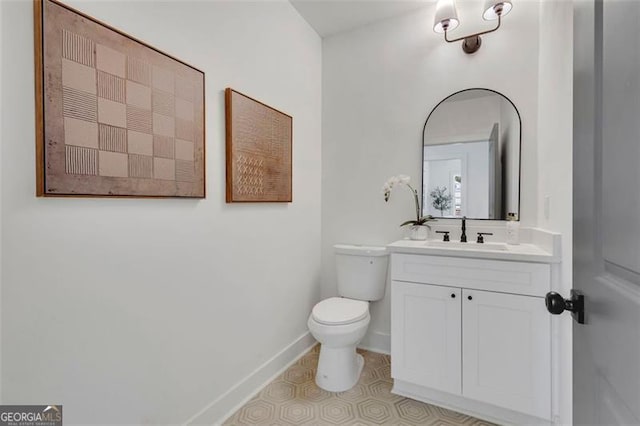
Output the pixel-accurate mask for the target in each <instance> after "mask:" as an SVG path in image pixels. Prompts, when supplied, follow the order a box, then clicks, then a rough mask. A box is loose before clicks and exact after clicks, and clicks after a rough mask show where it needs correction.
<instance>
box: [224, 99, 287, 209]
mask: <svg viewBox="0 0 640 426" xmlns="http://www.w3.org/2000/svg"><path fill="white" fill-rule="evenodd" d="M225 104H226V139H227V140H226V157H227V164H226V166H227V188H226V189H227V191H226V193H227V202H228V203H232V202H291V201H292V179H291V174H292V152H291V151H292V138H293V118H292V117H291V116H289V115H287V114H285V113H283V112H280V111H278V110H276V109H275V108H272V107H270V106H268V105H265V104H263V103H262V102H259V101H257V100H255V99H252V98H250V97H249V96H246V95H243V94H242V93H240V92H237V91H235V90H233V89H229V88H228V89H226V91H225Z"/></svg>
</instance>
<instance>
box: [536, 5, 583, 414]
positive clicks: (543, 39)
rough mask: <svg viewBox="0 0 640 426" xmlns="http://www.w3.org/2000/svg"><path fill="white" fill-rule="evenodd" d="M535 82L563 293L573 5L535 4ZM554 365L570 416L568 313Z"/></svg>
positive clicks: (543, 187)
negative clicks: (559, 237) (537, 26)
mask: <svg viewBox="0 0 640 426" xmlns="http://www.w3.org/2000/svg"><path fill="white" fill-rule="evenodd" d="M540 22H541V26H540V28H541V31H540V33H539V34H540V45H539V50H540V58H539V61H540V63H539V70H540V71H539V76H538V78H539V80H538V161H539V164H540V171H541V172H540V173H539V174H538V213H537V216H538V226H539V227H540V228H543V229H548V230H550V231H555V232H559V233H560V234H562V264H561V266H560V267H561V272H560V275H561V276H560V282H559V285H558V288H556V289H554V290H555V291H558V292H559V293H561V294H563V295H565V296H566V295H568V294H569V290H570V289H571V287H573V285H572V261H573V178H572V176H573V76H574V74H573V66H574V65H573V46H574V42H573V4H572V2H564V1H556V0H543V1H541V2H540ZM553 321H554V327H555V328H554V330H553V334H554V335H557V336H558V338H557V340H555V341H554V342H555V343H556V345H554V352H553V357H554V360H553V362H554V364H555V365H556V366H557V371H558V372H559V374H558V376H559V377H554V380H556V381H558V383H559V386H560V391H559V398H560V400H559V402H558V405H557V407H556V408H557V409H558V410H559V412H558V413H556V414H557V415H559V416H560V418H561V419H562V423H564V424H568V423H570V422H571V419H572V410H571V407H572V405H573V404H572V383H573V380H572V377H573V376H572V373H573V365H572V356H571V355H572V350H573V349H572V342H573V337H572V327H573V321H572V319H571V317H570V316H569V315H562V316H560V317H556V318H554V319H553Z"/></svg>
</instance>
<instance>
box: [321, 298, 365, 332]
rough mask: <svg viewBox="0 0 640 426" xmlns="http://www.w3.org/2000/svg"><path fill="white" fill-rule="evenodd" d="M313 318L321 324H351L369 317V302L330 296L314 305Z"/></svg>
mask: <svg viewBox="0 0 640 426" xmlns="http://www.w3.org/2000/svg"><path fill="white" fill-rule="evenodd" d="M311 313H312V315H313V319H314V320H316V321H318V322H319V323H321V324H327V325H341V324H351V323H353V322H357V321H360V320H361V319H364V318H366V317H367V314H368V313H369V303H368V302H364V301H362V300H353V299H346V298H344V297H330V298H328V299H325V300H323V301H322V302H320V303H318V304H317V305H316V306H314V307H313V311H312V312H311Z"/></svg>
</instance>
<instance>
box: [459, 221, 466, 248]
mask: <svg viewBox="0 0 640 426" xmlns="http://www.w3.org/2000/svg"><path fill="white" fill-rule="evenodd" d="M460 242H461V243H466V242H467V217H466V216H462V235H460Z"/></svg>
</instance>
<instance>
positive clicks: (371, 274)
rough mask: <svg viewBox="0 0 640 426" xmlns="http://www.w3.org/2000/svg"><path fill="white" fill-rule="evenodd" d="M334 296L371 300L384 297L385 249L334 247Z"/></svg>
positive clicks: (387, 255)
mask: <svg viewBox="0 0 640 426" xmlns="http://www.w3.org/2000/svg"><path fill="white" fill-rule="evenodd" d="M333 248H334V250H335V254H336V272H337V280H338V281H337V284H338V294H339V295H340V296H342V297H348V298H350V299H357V300H367V301H375V300H380V299H382V298H383V297H384V290H385V287H386V283H387V265H388V263H389V253H387V249H386V248H385V247H376V246H359V245H348V244H337V245H335V246H333Z"/></svg>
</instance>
